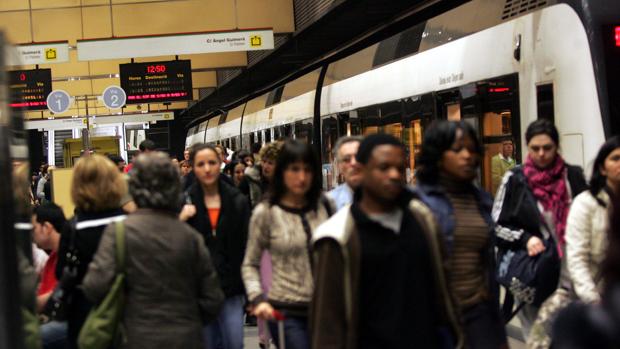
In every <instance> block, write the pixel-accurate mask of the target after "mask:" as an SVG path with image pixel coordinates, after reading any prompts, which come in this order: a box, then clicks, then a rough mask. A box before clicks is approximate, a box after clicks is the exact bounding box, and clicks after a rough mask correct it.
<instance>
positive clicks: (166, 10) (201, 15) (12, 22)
mask: <svg viewBox="0 0 620 349" xmlns="http://www.w3.org/2000/svg"><path fill="white" fill-rule="evenodd" d="M294 27H295V24H294V20H293V0H166V1H163V0H0V30H3V31H4V32H5V34H6V35H7V37H8V40H9V41H10V42H12V43H15V44H29V43H41V42H49V41H65V40H66V41H69V45H70V46H72V47H75V45H76V43H77V40H81V39H95V38H113V37H127V36H146V35H158V34H174V33H188V32H205V31H224V30H235V29H249V28H273V30H274V34H279V33H292V32H294V30H295V28H294ZM69 53H70V61H69V62H67V63H59V64H41V65H39V67H40V68H51V69H52V79H53V85H52V88H53V89H62V90H65V91H67V92H68V93H69V94H70V95H72V96H77V97H78V100H77V102H76V103H75V104H74V105H73V107H72V109H69V111H67V112H66V113H64V114H57V115H55V117H70V116H76V115H80V116H83V115H85V113H86V103H88V109H89V114H90V115H104V114H109V111H108V109H107V108H105V107H104V106H103V104H102V103H101V102H99V101H98V100H97V96H99V95H101V93H102V92H103V90H104V89H105V88H106V87H108V86H110V85H119V84H120V81H119V79H118V78H116V77H110V76H114V75H115V74H118V65H119V64H121V63H129V62H130V59H123V60H107V61H91V62H79V61H77V51H76V50H75V49H72V50H70V52H69ZM172 59H175V57H174V56H161V57H149V58H136V59H135V61H136V62H148V61H162V60H172ZM179 59H191V61H192V81H193V88H194V99H196V100H197V99H198V90H199V89H202V88H209V87H216V86H217V77H216V70H217V69H220V68H231V67H245V66H246V65H247V54H246V52H229V53H210V54H197V55H180V56H179ZM15 68H18V67H15ZM34 68H35V66H24V67H22V69H34ZM187 106H188V102H176V103H172V104H171V105H168V106H164V105H163V104H151V105H141V106H140V109H141V110H162V109H167V108H170V109H179V108H186V107H187ZM137 110H138V107H137V105H129V106H127V107H126V109H125V112H134V111H137ZM50 116H51V115H50V113H49V112H48V111H43V112H41V111H37V112H28V113H26V118H28V119H33V118H47V117H50Z"/></svg>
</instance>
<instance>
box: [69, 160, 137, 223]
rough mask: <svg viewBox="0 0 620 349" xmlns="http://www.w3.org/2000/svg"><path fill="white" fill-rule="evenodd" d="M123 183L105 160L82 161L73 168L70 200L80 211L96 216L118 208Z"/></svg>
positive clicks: (112, 165) (113, 167) (125, 189)
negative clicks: (98, 213) (94, 213)
mask: <svg viewBox="0 0 620 349" xmlns="http://www.w3.org/2000/svg"><path fill="white" fill-rule="evenodd" d="M126 193H127V182H126V181H125V179H124V178H123V176H122V174H121V173H120V172H119V171H118V168H117V167H116V166H115V165H114V163H113V162H112V161H110V160H109V159H108V158H107V157H105V156H102V155H97V154H93V155H90V156H85V157H82V158H81V159H80V160H78V162H77V163H76V164H75V167H74V168H73V183H72V184H71V199H72V200H73V203H74V204H75V207H76V208H77V209H78V210H80V211H85V212H99V211H105V210H110V209H115V208H119V207H120V201H121V198H122V197H123V196H124V195H125V194H126Z"/></svg>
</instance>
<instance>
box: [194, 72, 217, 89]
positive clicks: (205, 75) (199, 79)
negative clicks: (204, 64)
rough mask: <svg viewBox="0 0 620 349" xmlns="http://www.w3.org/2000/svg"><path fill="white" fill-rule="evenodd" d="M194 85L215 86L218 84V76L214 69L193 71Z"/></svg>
mask: <svg viewBox="0 0 620 349" xmlns="http://www.w3.org/2000/svg"><path fill="white" fill-rule="evenodd" d="M192 85H193V86H192V87H194V88H200V87H215V86H217V76H216V74H215V72H214V71H205V72H197V73H192Z"/></svg>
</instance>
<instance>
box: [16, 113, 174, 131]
mask: <svg viewBox="0 0 620 349" xmlns="http://www.w3.org/2000/svg"><path fill="white" fill-rule="evenodd" d="M170 120H174V113H173V112H161V113H144V114H142V113H140V114H125V115H99V116H96V117H91V119H90V124H91V125H92V126H96V125H106V124H121V123H125V124H127V123H139V122H154V121H170ZM74 128H77V129H81V128H86V119H85V118H83V117H80V118H57V119H52V120H26V121H24V129H26V130H71V129H74Z"/></svg>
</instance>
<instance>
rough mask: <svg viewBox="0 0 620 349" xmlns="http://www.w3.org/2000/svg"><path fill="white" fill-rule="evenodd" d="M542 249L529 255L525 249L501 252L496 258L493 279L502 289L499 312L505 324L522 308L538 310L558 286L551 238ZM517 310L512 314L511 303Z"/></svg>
mask: <svg viewBox="0 0 620 349" xmlns="http://www.w3.org/2000/svg"><path fill="white" fill-rule="evenodd" d="M544 244H545V250H544V251H543V252H541V253H539V254H537V255H536V256H530V255H529V254H528V252H527V249H525V248H522V249H519V250H510V249H506V250H501V249H500V251H499V252H498V255H497V269H496V275H495V277H496V280H497V282H498V283H499V284H500V285H502V286H504V287H505V288H506V297H505V299H504V305H503V309H502V313H503V316H504V320H505V321H506V322H508V321H510V319H511V318H512V317H513V316H514V315H515V314H516V313H517V312H518V311H519V310H520V309H521V308H522V307H523V306H524V305H525V304H531V305H534V306H536V307H539V306H540V305H541V304H542V303H543V302H544V301H545V300H546V299H547V298H548V297H549V296H550V295H551V294H552V293H553V292H554V291H555V290H556V289H557V287H558V282H559V279H560V269H561V262H560V256H559V254H558V250H557V246H556V244H555V241H554V240H553V238H552V237H549V238H548V239H546V240H544ZM515 299H516V300H517V301H519V303H520V304H519V307H518V308H517V309H516V310H515V311H513V310H512V308H513V305H514V300H515Z"/></svg>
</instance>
